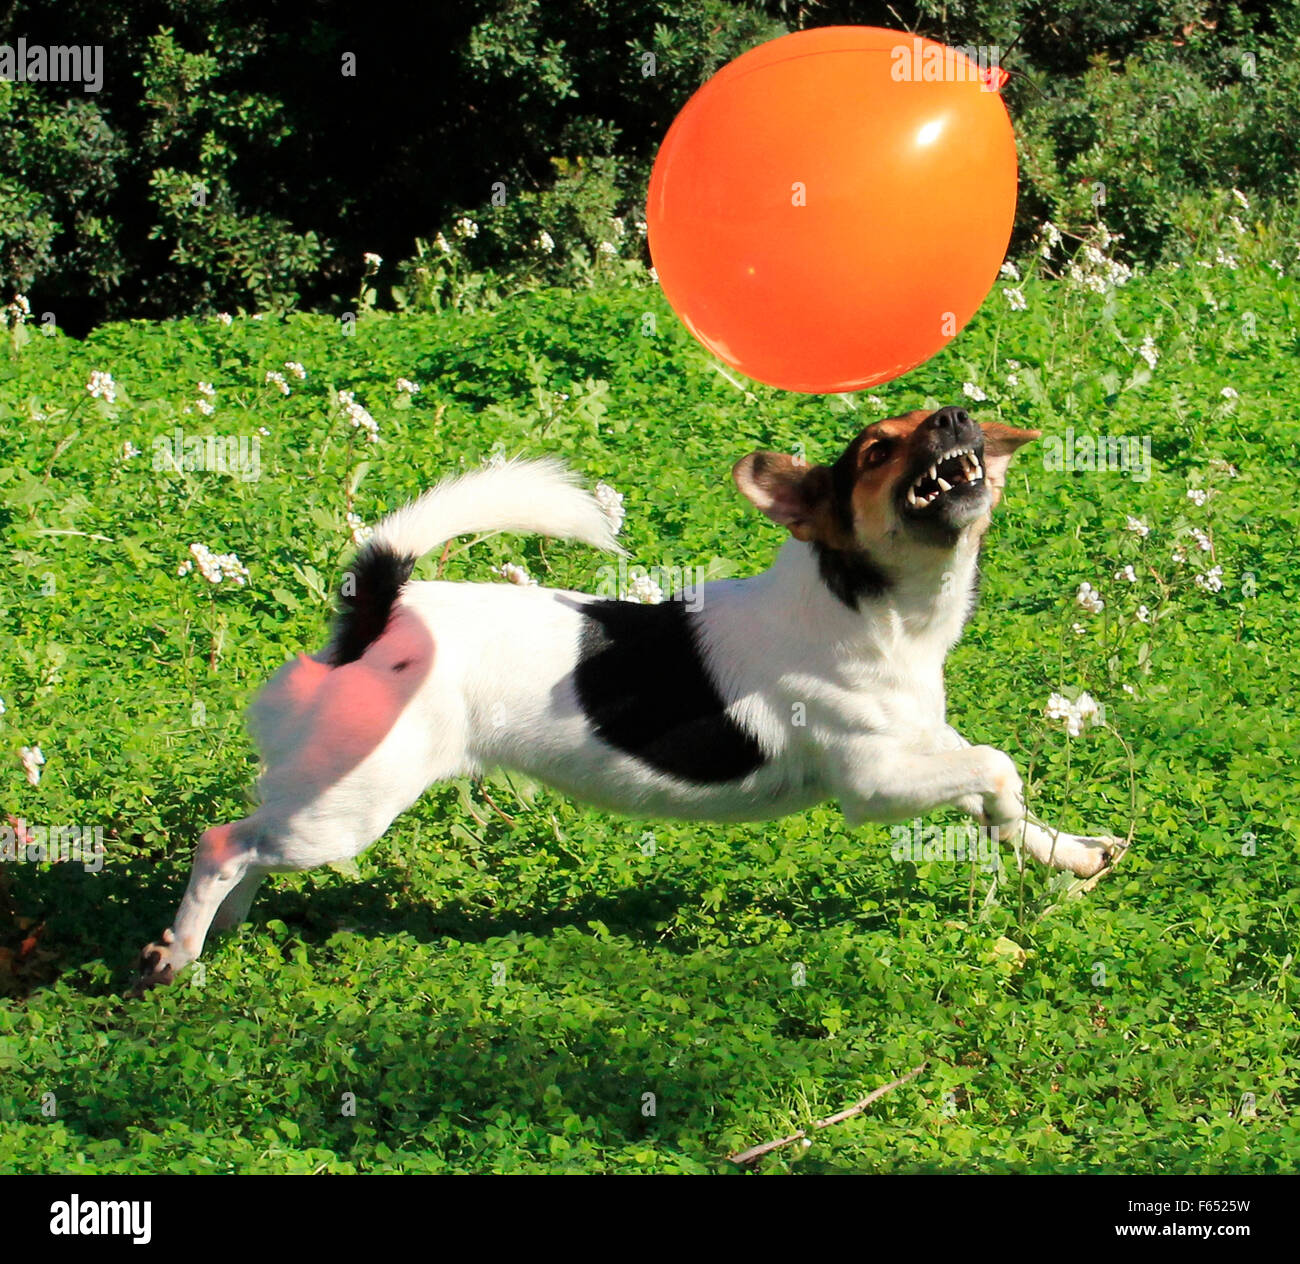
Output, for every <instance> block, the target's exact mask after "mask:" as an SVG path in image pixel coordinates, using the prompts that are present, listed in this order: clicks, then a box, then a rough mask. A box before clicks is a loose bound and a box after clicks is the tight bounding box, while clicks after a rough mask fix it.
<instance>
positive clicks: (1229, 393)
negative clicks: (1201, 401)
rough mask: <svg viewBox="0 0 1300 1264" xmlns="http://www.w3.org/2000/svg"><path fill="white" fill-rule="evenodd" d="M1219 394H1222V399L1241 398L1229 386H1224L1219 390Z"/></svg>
mask: <svg viewBox="0 0 1300 1264" xmlns="http://www.w3.org/2000/svg"><path fill="white" fill-rule="evenodd" d="M1219 394H1220V395H1222V396H1223V398H1224V399H1240V398H1241V396H1240V395H1238V394H1237V392H1236V391H1234V390H1233V389H1232V387H1231V386H1225V387H1224V388H1223V390H1221V391H1220V392H1219Z"/></svg>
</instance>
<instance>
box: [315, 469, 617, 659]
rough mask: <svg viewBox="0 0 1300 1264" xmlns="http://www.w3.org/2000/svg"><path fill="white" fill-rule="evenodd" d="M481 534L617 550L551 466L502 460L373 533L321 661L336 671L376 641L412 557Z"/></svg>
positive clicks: (603, 525) (599, 511)
mask: <svg viewBox="0 0 1300 1264" xmlns="http://www.w3.org/2000/svg"><path fill="white" fill-rule="evenodd" d="M485 531H518V532H526V533H528V534H530V535H549V536H556V537H558V538H560V539H564V540H582V541H583V542H584V543H586V544H594V545H595V546H596V547H597V548H598V549H608V550H609V551H611V552H614V553H621V552H622V551H623V550H622V549H621V548H620V547H619V545H618V541H617V540H616V539H615V538H614V536H615V527H614V523H613V522H612V520H611V519H610V516H609V515H608V514H607V513H606V512H605V510H604V509H603V508H602V507H601V504H600V502H599V501H598V500H597V499H596V498H595V496H593V495H592V494H591V493H590V492H588V491H584V490H583V489H582V488H581V487H579V486H578V484H577V482H576V481H575V479H574V477H573V475H572V474H570V473H569V472H568V471H567V470H566V469H565V468H564V466H563V465H561V464H560V462H559V461H556V460H552V459H549V458H545V459H542V460H537V461H507V462H506V463H505V464H503V465H493V466H488V467H486V468H484V469H481V470H474V471H472V472H471V473H469V474H462V475H461V476H460V477H459V478H453V479H449V480H446V481H444V482H441V483H439V484H438V486H437V487H435V488H433V489H432V490H431V491H427V492H425V493H424V495H423V496H421V497H419V499H417V500H413V501H411V503H410V504H409V505H406V506H404V507H403V508H401V509H399V510H398V511H397V512H396V513H394V514H390V515H389V516H388V517H387V518H385V519H384V520H383V521H382V522H381V523H380V524H379V525H378V526H377V527H376V528H375V530H374V534H373V535H371V537H370V539H369V540H367V541H366V543H365V545H364V546H363V547H362V548H361V549H360V551H359V552H358V553H357V556H356V559H355V560H354V561H353V563H352V566H351V569H350V572H349V575H348V582H346V583H345V584H344V585H343V591H342V593H341V594H340V602H339V604H340V610H339V619H338V623H337V624H336V626H335V629H334V639H333V641H332V642H331V644H330V649H329V652H328V656H327V661H329V662H330V663H331V664H332V665H333V666H336V667H337V666H342V665H343V664H344V663H350V662H353V661H354V660H355V659H358V658H360V657H361V655H362V654H364V653H365V652H366V649H367V647H368V646H370V645H371V644H372V643H373V642H374V641H375V640H376V639H377V638H378V637H380V636H382V635H383V632H384V629H385V628H386V627H387V626H388V620H389V617H390V616H391V614H392V611H393V605H394V603H395V602H396V601H397V599H398V596H399V594H400V593H401V591H402V586H403V585H404V584H405V583H406V581H407V580H408V579H409V578H410V576H411V570H412V568H413V567H414V566H415V563H416V561H417V560H418V559H419V558H421V557H423V556H424V555H425V554H426V553H432V552H433V550H434V549H436V548H438V546H439V545H442V544H445V543H446V542H447V541H448V540H451V539H454V538H455V537H456V536H458V535H465V534H466V533H467V532H485Z"/></svg>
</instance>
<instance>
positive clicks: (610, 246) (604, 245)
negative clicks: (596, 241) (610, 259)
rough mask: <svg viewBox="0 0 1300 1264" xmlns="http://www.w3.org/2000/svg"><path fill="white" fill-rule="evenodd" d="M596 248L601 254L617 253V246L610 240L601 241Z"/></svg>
mask: <svg viewBox="0 0 1300 1264" xmlns="http://www.w3.org/2000/svg"><path fill="white" fill-rule="evenodd" d="M596 249H597V250H599V251H600V253H601V254H602V255H616V254H618V247H617V246H616V245H614V243H613V242H612V241H602V242H601V243H600V245H599V246H597V247H596Z"/></svg>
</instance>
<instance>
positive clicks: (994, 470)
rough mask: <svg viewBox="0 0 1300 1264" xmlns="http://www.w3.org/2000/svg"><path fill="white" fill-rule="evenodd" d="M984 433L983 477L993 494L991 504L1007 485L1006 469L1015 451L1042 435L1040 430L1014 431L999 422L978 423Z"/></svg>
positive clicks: (999, 496) (998, 497) (1000, 495)
mask: <svg viewBox="0 0 1300 1264" xmlns="http://www.w3.org/2000/svg"><path fill="white" fill-rule="evenodd" d="M980 429H981V430H982V431H983V432H984V477H985V479H987V480H988V485H989V490H990V491H991V492H992V493H993V504H995V505H996V504H997V503H998V501H999V500H1001V499H1002V489H1003V488H1004V487H1005V486H1006V485H1007V467H1008V466H1009V465H1010V464H1011V458H1012V457H1013V456H1015V454H1016V449H1017V448H1020V447H1022V446H1023V445H1024V444H1026V443H1033V441H1034V440H1035V439H1037V438H1039V437H1040V436H1041V435H1042V433H1043V432H1042V431H1041V430H1016V429H1015V428H1014V427H1013V426H1004V425H1003V424H1002V423H1001V422H999V421H984V422H981V423H980Z"/></svg>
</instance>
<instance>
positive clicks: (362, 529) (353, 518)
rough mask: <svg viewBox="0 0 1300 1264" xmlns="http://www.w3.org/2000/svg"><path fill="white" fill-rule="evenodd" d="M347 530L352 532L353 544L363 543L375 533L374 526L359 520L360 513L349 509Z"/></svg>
mask: <svg viewBox="0 0 1300 1264" xmlns="http://www.w3.org/2000/svg"><path fill="white" fill-rule="evenodd" d="M348 530H349V531H350V532H351V533H352V543H353V544H364V543H365V542H366V541H367V540H368V539H370V537H371V536H372V535H374V534H375V529H374V527H368V526H366V524H365V523H364V522H362V520H361V515H360V514H355V513H352V512H351V511H349V513H348Z"/></svg>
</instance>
